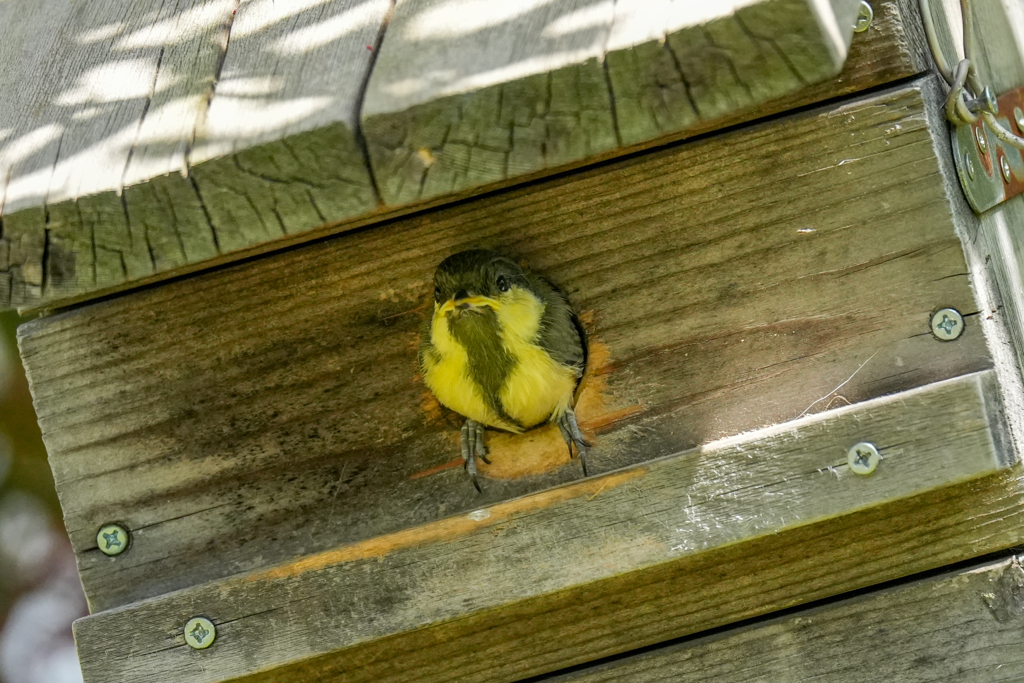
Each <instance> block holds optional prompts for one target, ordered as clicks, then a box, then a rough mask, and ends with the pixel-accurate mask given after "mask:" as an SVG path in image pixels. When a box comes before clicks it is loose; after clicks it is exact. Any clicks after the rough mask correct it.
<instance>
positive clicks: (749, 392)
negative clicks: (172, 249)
mask: <svg viewBox="0 0 1024 683" xmlns="http://www.w3.org/2000/svg"><path fill="white" fill-rule="evenodd" d="M931 87H932V86H931V85H930V84H929V83H928V82H923V83H916V84H913V85H910V86H906V87H902V88H899V89H896V90H890V91H887V92H885V93H881V94H876V95H874V96H871V97H867V98H860V99H857V100H853V101H849V102H843V103H839V104H835V105H833V106H831V107H827V108H823V109H819V110H815V111H810V112H803V113H801V114H798V115H793V116H789V117H785V118H781V119H779V120H776V121H773V122H771V123H769V124H764V125H759V126H752V127H749V128H746V129H742V130H737V131H733V132H731V133H728V134H726V135H722V136H716V137H714V138H711V139H708V140H703V141H700V142H696V143H693V144H680V145H675V146H672V147H669V148H665V149H662V150H659V151H656V152H651V153H648V154H645V155H641V156H635V157H631V158H628V159H625V160H620V161H617V162H614V163H611V164H607V165H603V166H600V167H596V168H593V169H590V170H587V171H584V172H581V173H578V174H574V175H572V176H568V177H562V178H557V179H551V180H547V181H544V182H541V183H538V184H535V185H532V186H530V187H526V188H521V189H517V190H511V191H507V192H504V193H501V194H499V195H494V196H490V197H484V198H480V199H477V200H474V201H472V202H467V203H464V204H461V205H456V206H453V207H448V208H445V209H442V210H438V211H435V212H431V213H425V214H422V215H419V216H415V217H409V218H405V219H402V220H398V221H394V222H392V223H389V224H387V225H383V226H379V227H377V228H374V229H373V230H367V231H360V232H353V233H348V234H345V235H340V236H338V237H336V238H334V239H332V240H329V241H324V242H321V243H317V244H312V245H307V246H305V247H303V248H301V249H297V250H291V251H287V252H281V253H278V254H274V255H271V256H268V257H266V258H263V259H259V260H254V261H251V262H248V263H245V264H240V265H238V266H235V267H232V268H227V269H223V270H219V271H215V272H210V273H206V274H202V275H200V276H197V277H194V278H189V279H186V280H181V281H177V282H173V283H168V284H166V285H164V286H162V287H159V288H154V289H150V290H146V291H140V292H136V293H133V294H130V295H126V296H123V297H119V298H117V299H114V300H109V301H105V302H99V303H96V304H93V305H90V306H88V307H84V308H81V309H78V310H74V311H69V312H66V313H62V314H59V315H55V316H51V317H47V318H42V319H38V320H35V321H33V322H30V323H28V324H26V325H24V326H23V327H22V329H21V333H20V344H21V349H22V353H23V358H24V361H25V364H26V366H27V369H28V372H29V375H30V378H31V383H32V389H33V396H34V399H35V405H36V409H37V413H38V416H39V421H40V425H41V427H42V431H43V434H44V438H45V440H46V444H47V447H48V450H49V453H50V458H51V465H52V467H53V470H54V474H55V479H56V482H57V489H58V492H59V495H60V497H61V503H62V506H63V509H64V513H65V522H66V525H67V528H68V531H69V533H70V535H71V539H72V544H73V546H74V548H75V551H76V553H77V555H78V559H79V563H80V569H81V576H82V582H83V585H84V586H85V590H86V594H87V596H88V598H89V600H90V602H91V605H92V607H93V608H94V609H108V608H111V607H114V606H117V605H123V604H126V603H129V602H132V601H135V600H139V599H142V598H147V597H153V596H156V595H160V594H163V593H165V592H167V591H170V590H175V589H179V588H184V587H187V586H190V585H195V584H198V583H202V582H205V581H209V580H212V579H216V578H219V577H223V576H226V575H229V574H232V573H235V572H238V571H245V570H249V569H254V568H256V567H259V566H264V565H266V564H270V563H274V562H280V561H284V560H286V559H288V558H291V557H294V556H297V555H301V554H306V553H311V552H317V551H320V550H323V549H325V548H329V547H332V546H335V545H338V544H340V543H348V542H354V541H360V540H365V539H367V538H371V537H374V536H379V535H380V534H384V533H390V532H394V531H397V530H399V529H402V528H407V527H409V526H413V525H416V524H422V523H425V522H429V521H431V520H435V519H439V518H442V517H445V516H447V515H450V514H452V513H453V512H457V511H465V510H471V509H473V508H474V507H477V506H480V505H482V504H489V503H493V502H496V501H499V500H505V499H509V498H512V497H515V496H518V495H523V494H526V493H529V492H531V491H537V490H541V489H544V488H547V487H550V486H553V485H557V484H561V483H565V482H567V481H571V480H573V479H575V478H577V477H579V476H580V472H579V468H578V466H577V464H576V463H569V462H568V459H567V456H566V454H565V450H564V444H561V441H560V440H559V437H558V435H557V432H556V433H554V434H550V433H547V434H542V433H537V434H536V435H533V436H531V438H535V439H536V440H535V441H530V440H529V439H527V438H526V437H523V439H522V440H521V441H517V440H515V439H511V440H510V441H508V442H506V443H507V446H508V449H509V450H508V451H507V452H508V453H510V455H509V456H507V457H505V458H504V460H503V464H502V463H499V462H498V458H497V457H495V461H496V462H495V467H496V468H497V467H498V466H499V464H502V467H505V468H506V469H505V472H508V471H510V470H511V471H512V473H513V474H512V475H510V474H501V470H497V469H496V470H489V469H486V468H484V469H483V472H484V475H485V476H486V477H488V478H487V479H486V489H485V492H484V494H483V495H482V496H478V495H477V494H476V492H475V491H474V490H473V487H472V486H471V485H469V484H468V482H467V481H466V479H465V476H464V474H463V473H462V472H461V470H459V469H458V468H457V467H455V468H453V467H450V466H449V464H450V463H451V462H452V460H453V459H457V457H458V455H457V441H453V439H457V426H458V422H457V420H455V419H454V418H452V417H451V416H446V414H444V413H442V412H439V410H438V409H437V407H436V406H433V407H432V406H431V404H430V403H429V401H425V397H424V394H425V389H424V387H423V385H422V383H421V382H420V381H419V380H418V378H417V376H416V373H417V367H416V348H417V339H418V334H419V330H420V328H421V325H422V323H423V320H424V316H425V314H426V313H425V311H426V309H425V307H424V305H425V304H426V302H428V301H429V300H430V285H429V281H430V277H431V274H432V272H433V269H434V267H435V266H436V265H437V263H439V262H440V261H441V260H442V259H443V258H444V257H445V256H447V255H448V254H450V253H453V252H455V251H458V250H460V249H465V248H468V247H471V246H484V247H497V248H501V249H503V250H504V251H506V252H508V253H509V254H511V255H513V256H515V257H517V258H521V259H523V260H525V261H527V262H529V263H531V264H532V265H533V266H534V267H535V268H536V269H537V270H538V271H539V272H542V273H545V274H547V275H548V276H550V277H551V278H553V280H554V281H555V282H557V283H559V284H560V285H562V287H563V288H564V289H565V291H567V292H568V293H569V296H570V297H571V298H572V299H573V301H574V302H575V304H576V305H577V306H578V308H579V309H580V310H581V312H583V313H584V318H585V319H586V320H588V321H589V322H588V323H587V324H588V326H589V332H590V336H591V340H592V351H595V353H593V357H594V358H595V364H594V367H592V368H591V377H590V378H589V379H588V386H590V382H593V386H594V387H595V389H594V390H593V391H591V396H592V399H593V400H592V401H591V403H589V404H588V407H587V409H586V414H584V411H583V410H582V409H581V412H580V414H581V419H583V420H584V422H585V424H584V426H585V427H587V428H592V429H593V430H594V431H595V432H596V433H595V439H596V446H595V448H594V450H593V453H592V456H591V462H592V463H593V467H594V469H595V471H598V472H602V471H609V470H612V469H615V468H618V467H623V466H627V465H630V464H635V463H638V462H643V461H648V460H652V459H655V458H658V457H662V456H666V455H670V454H672V453H677V452H679V451H681V450H684V449H687V448H693V447H695V446H697V445H699V444H701V443H707V442H709V441H712V440H714V439H718V438H721V437H725V436H729V435H732V434H737V433H740V432H743V431H746V430H750V429H754V428H758V427H761V426H764V425H766V424H774V423H779V422H785V421H787V420H792V419H794V418H796V417H798V416H800V415H801V414H805V413H808V412H811V413H813V412H818V411H821V410H825V409H828V408H834V407H837V406H841V405H845V404H847V403H856V402H858V401H863V400H866V399H869V398H872V397H875V396H880V395H884V394H887V393H891V392H894V391H899V390H903V389H907V388H910V387H914V386H920V385H923V384H927V383H929V382H934V381H937V380H941V379H945V378H948V377H954V376H957V375H960V374H963V373H966V372H972V371H977V370H982V369H986V368H989V367H991V366H992V358H991V356H990V354H989V351H988V349H987V348H986V343H985V336H984V335H983V334H982V325H981V324H979V322H978V320H979V318H983V317H987V316H996V317H998V316H999V315H1000V314H999V312H998V311H994V312H993V311H989V312H986V313H985V314H984V315H979V309H978V308H977V304H976V303H975V298H974V296H973V294H972V291H971V286H970V283H969V276H968V271H967V267H966V264H965V261H964V255H963V252H962V250H961V246H960V241H959V239H958V237H957V234H956V231H955V228H954V223H953V219H952V216H951V213H950V205H949V199H948V197H947V195H946V185H945V182H946V179H945V177H944V176H943V173H942V172H941V170H940V166H941V165H940V162H939V160H938V159H937V158H936V156H935V147H934V144H935V136H936V135H942V136H944V135H945V131H944V123H943V121H942V119H941V114H936V113H935V111H933V110H932V109H930V108H928V107H927V106H926V97H929V96H934V93H932V92H931ZM723 159H724V160H728V162H727V163H723V161H722V160H723ZM740 168H742V169H743V172H738V171H737V169H740ZM942 306H953V307H955V308H957V309H958V310H960V311H961V312H963V313H964V314H965V315H966V319H967V327H966V331H965V334H964V336H963V337H961V338H960V339H959V340H958V341H956V342H952V343H942V342H939V341H937V340H936V339H934V338H933V337H932V336H931V335H930V333H929V327H928V321H929V317H930V313H931V311H933V310H935V309H936V308H939V307H942ZM599 349H601V350H602V352H601V353H600V354H599V353H597V352H596V351H597V350H599ZM597 359H600V360H597ZM837 387H838V388H840V389H839V390H837ZM490 438H491V443H492V445H494V446H495V449H494V450H495V454H494V455H495V456H497V455H498V453H497V450H498V449H497V447H496V446H497V444H498V442H499V441H501V438H502V437H501V435H498V434H495V433H492V434H491V435H490ZM516 444H519V445H516ZM545 444H554V446H553V447H552V448H553V450H550V453H551V455H550V456H544V457H550V458H551V459H550V460H542V461H540V462H539V464H537V463H538V461H537V460H536V458H538V457H540V456H539V455H538V454H543V453H548V451H547V450H545V449H546V448H547V446H545ZM559 444H561V445H559ZM517 449H518V450H517ZM520 462H523V463H535V465H531V466H530V467H533V469H530V467H527V466H525V465H523V466H522V467H523V468H525V469H522V468H521V469H519V470H515V466H516V465H517V463H520ZM517 471H518V473H519V476H514V474H515V472H517ZM110 519H117V520H120V521H122V522H123V523H124V524H126V525H127V526H128V527H129V528H130V529H131V530H132V533H133V538H134V542H133V547H132V550H131V552H130V553H126V554H124V555H122V556H120V557H119V558H118V560H117V562H116V564H111V563H110V562H109V558H106V557H105V556H103V555H101V553H99V552H98V551H97V550H96V547H95V535H96V529H97V528H99V526H100V525H102V524H103V523H105V522H106V521H108V520H110Z"/></svg>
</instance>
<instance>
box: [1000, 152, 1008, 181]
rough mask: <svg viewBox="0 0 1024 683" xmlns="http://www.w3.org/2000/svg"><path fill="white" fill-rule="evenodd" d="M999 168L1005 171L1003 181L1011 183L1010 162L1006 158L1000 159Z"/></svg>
mask: <svg viewBox="0 0 1024 683" xmlns="http://www.w3.org/2000/svg"><path fill="white" fill-rule="evenodd" d="M999 168H1001V169H1002V170H1003V180H1005V181H1006V182H1010V162H1009V161H1007V160H1006V157H1004V156H1003V157H999Z"/></svg>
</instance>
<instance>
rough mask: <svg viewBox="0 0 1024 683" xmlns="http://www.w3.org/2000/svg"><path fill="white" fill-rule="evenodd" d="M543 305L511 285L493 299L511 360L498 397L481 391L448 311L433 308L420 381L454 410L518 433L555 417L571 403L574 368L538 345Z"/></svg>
mask: <svg viewBox="0 0 1024 683" xmlns="http://www.w3.org/2000/svg"><path fill="white" fill-rule="evenodd" d="M543 313H544V303H543V302H542V301H541V300H540V299H538V298H537V297H536V296H534V295H533V294H532V293H530V292H529V291H528V290H525V289H521V288H513V289H512V290H511V291H509V292H508V293H507V294H505V295H503V296H502V297H501V298H500V300H498V301H497V306H496V308H495V317H496V319H497V333H498V340H499V341H500V344H501V346H502V347H503V349H504V351H505V353H506V354H507V355H508V357H509V358H510V359H511V362H510V363H509V368H508V371H507V372H506V374H505V376H504V381H503V382H501V384H500V387H497V392H496V395H491V396H488V395H485V390H484V389H483V388H482V387H481V386H480V384H479V382H477V381H476V380H475V379H474V377H473V375H472V373H471V371H470V362H469V354H470V353H471V352H472V349H467V348H466V347H465V346H463V345H462V344H461V343H460V342H459V341H458V340H457V339H456V338H455V336H453V334H452V332H451V329H450V327H449V319H448V316H447V313H446V312H443V311H441V310H440V307H435V312H434V318H433V320H432V322H431V327H430V342H431V343H430V346H429V347H428V349H427V351H426V352H425V353H424V356H423V371H424V374H423V376H424V381H425V382H426V384H427V386H428V387H429V388H430V390H431V391H432V392H434V395H435V396H436V397H437V399H438V400H439V401H440V402H441V403H443V404H444V405H446V406H448V407H449V408H451V409H452V410H454V411H455V412H457V413H460V414H461V415H464V416H466V417H468V418H470V419H473V420H476V421H477V422H482V423H483V424H486V425H488V426H492V427H498V428H500V429H506V430H508V431H511V432H519V431H521V429H520V428H519V427H517V426H516V425H513V424H510V423H509V422H508V421H507V420H505V419H503V418H502V417H501V416H500V414H499V412H498V411H497V410H495V407H494V406H495V404H497V406H498V407H499V408H500V410H501V411H502V412H504V413H505V415H507V416H509V417H511V418H512V419H513V420H515V421H516V422H518V423H519V424H520V425H522V427H523V428H524V429H528V428H530V427H534V426H536V425H538V424H541V423H542V422H546V421H548V420H550V419H552V418H553V417H557V416H558V415H560V414H561V413H562V411H564V410H565V409H566V408H568V407H570V406H571V405H572V398H573V392H574V391H575V389H576V380H577V375H576V370H575V369H574V368H571V367H568V366H566V365H563V364H561V363H559V362H557V361H555V360H553V359H552V358H551V357H550V356H549V355H548V354H547V352H546V351H544V349H542V348H541V347H540V346H538V345H537V343H536V342H537V332H538V330H539V328H540V322H541V316H542V315H543Z"/></svg>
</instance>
